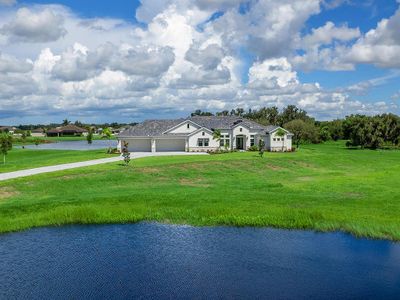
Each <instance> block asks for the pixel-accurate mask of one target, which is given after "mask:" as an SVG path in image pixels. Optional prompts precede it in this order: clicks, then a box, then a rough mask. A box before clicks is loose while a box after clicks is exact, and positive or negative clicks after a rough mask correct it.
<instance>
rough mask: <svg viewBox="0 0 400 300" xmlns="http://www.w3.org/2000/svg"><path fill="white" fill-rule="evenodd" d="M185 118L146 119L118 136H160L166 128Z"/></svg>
mask: <svg viewBox="0 0 400 300" xmlns="http://www.w3.org/2000/svg"><path fill="white" fill-rule="evenodd" d="M184 120H185V119H176V120H146V121H144V122H142V123H139V124H137V125H135V126H131V127H128V128H127V129H126V130H124V131H122V132H121V133H120V134H119V136H160V135H162V134H163V133H164V132H165V131H167V130H168V129H170V128H172V127H174V126H176V125H178V124H179V123H181V122H183V121H184Z"/></svg>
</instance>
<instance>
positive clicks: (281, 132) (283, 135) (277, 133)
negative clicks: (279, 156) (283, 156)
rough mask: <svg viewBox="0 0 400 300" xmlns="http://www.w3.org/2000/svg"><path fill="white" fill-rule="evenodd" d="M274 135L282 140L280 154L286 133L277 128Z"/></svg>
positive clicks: (283, 146) (283, 147)
mask: <svg viewBox="0 0 400 300" xmlns="http://www.w3.org/2000/svg"><path fill="white" fill-rule="evenodd" d="M275 135H277V136H279V137H280V138H281V140H282V152H283V151H284V149H285V135H286V131H285V130H283V129H282V128H279V129H278V130H277V131H276V132H275Z"/></svg>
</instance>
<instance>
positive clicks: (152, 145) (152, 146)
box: [151, 139, 156, 152]
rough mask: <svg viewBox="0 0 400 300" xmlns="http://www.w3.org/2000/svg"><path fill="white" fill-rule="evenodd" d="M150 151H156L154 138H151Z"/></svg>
mask: <svg viewBox="0 0 400 300" xmlns="http://www.w3.org/2000/svg"><path fill="white" fill-rule="evenodd" d="M151 152H156V140H155V139H151Z"/></svg>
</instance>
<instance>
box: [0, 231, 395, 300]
mask: <svg viewBox="0 0 400 300" xmlns="http://www.w3.org/2000/svg"><path fill="white" fill-rule="evenodd" d="M0 257H1V260H0V299H15V298H18V299H126V298H138V297H141V298H144V299H157V298H170V299H193V298H196V299H200V298H201V299H206V298H207V299H216V298H218V299H257V298H259V299H268V298H269V299H310V298H316V299H332V298H340V299H351V298H352V299H354V298H358V299H372V298H375V299H377V298H380V299H395V298H397V299H398V296H399V295H400V244H396V243H392V242H389V241H378V240H367V239H356V238H354V237H352V236H350V235H347V234H343V233H315V232H311V231H288V230H279V229H267V228H232V227H191V226H174V225H163V224H157V223H138V224H126V225H102V226H66V227H57V228H39V229H34V230H30V231H25V232H20V233H12V234H5V235H0Z"/></svg>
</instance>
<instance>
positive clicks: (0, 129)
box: [0, 126, 17, 134]
mask: <svg viewBox="0 0 400 300" xmlns="http://www.w3.org/2000/svg"><path fill="white" fill-rule="evenodd" d="M16 130H17V128H16V127H13V126H0V132H6V133H10V134H14V133H15V131H16Z"/></svg>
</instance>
